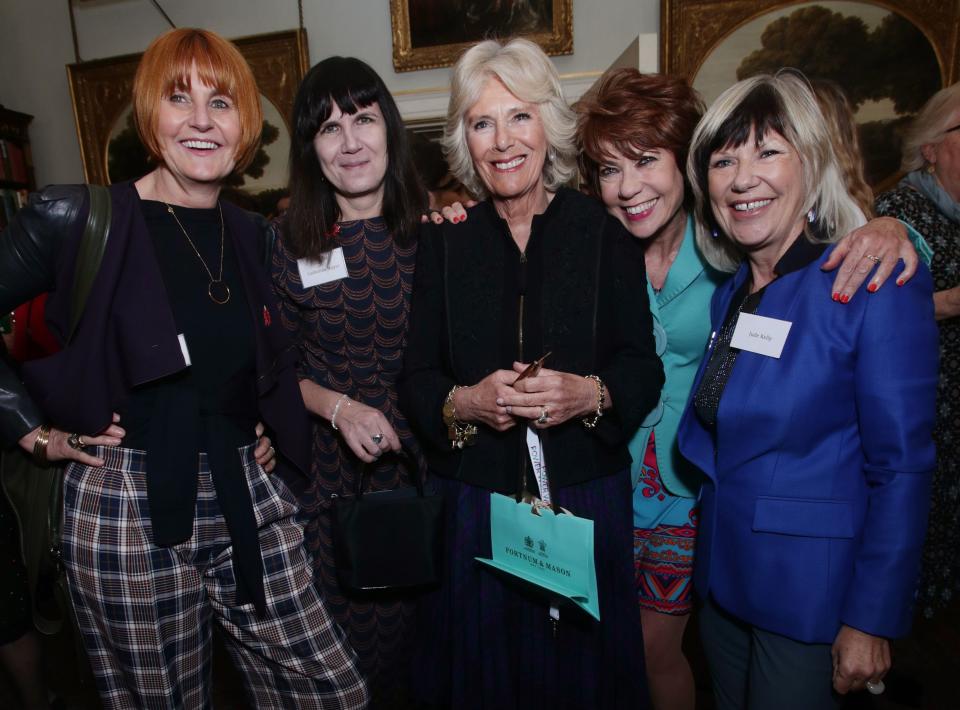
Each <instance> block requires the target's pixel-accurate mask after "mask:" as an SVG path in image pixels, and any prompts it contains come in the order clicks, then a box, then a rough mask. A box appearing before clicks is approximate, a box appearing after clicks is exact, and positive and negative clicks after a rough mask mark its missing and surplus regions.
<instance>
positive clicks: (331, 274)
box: [297, 247, 350, 288]
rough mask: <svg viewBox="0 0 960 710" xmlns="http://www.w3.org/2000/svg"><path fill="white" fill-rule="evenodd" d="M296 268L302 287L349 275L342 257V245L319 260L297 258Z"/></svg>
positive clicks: (318, 284)
mask: <svg viewBox="0 0 960 710" xmlns="http://www.w3.org/2000/svg"><path fill="white" fill-rule="evenodd" d="M297 270H298V271H299V272H300V283H302V284H303V287H304V288H310V287H311V286H320V285H321V284H326V283H330V282H331V281H338V280H340V279H345V278H347V277H348V276H349V275H350V272H349V271H347V262H346V260H345V259H344V258H343V248H342V247H337V248H336V249H334V250H333V251H331V252H329V253H328V254H326V255H325V256H324V258H323V259H320V260H317V259H297Z"/></svg>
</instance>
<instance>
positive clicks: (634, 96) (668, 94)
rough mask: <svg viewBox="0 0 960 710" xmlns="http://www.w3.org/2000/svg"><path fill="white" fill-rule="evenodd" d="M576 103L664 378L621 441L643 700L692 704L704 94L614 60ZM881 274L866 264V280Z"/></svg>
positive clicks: (671, 708)
mask: <svg viewBox="0 0 960 710" xmlns="http://www.w3.org/2000/svg"><path fill="white" fill-rule="evenodd" d="M577 111H578V114H579V123H578V129H577V136H578V139H579V143H580V146H581V150H582V153H581V155H580V166H581V172H582V174H583V176H584V178H585V183H586V188H587V191H588V192H589V193H591V194H592V195H594V196H595V197H597V198H598V199H600V200H601V201H602V202H603V203H604V205H605V206H606V207H607V210H608V211H609V212H610V214H612V215H613V216H614V217H616V218H617V219H618V220H620V222H621V223H622V224H623V225H624V227H626V229H627V230H628V231H629V232H630V234H631V235H633V236H634V237H636V238H637V239H639V240H641V243H642V244H643V247H644V261H645V263H646V271H647V288H648V296H649V299H650V308H651V312H652V314H653V333H654V339H655V341H656V347H657V354H658V355H659V356H660V358H661V359H662V360H663V366H664V374H665V376H666V381H665V383H664V387H663V390H662V392H661V396H660V402H659V403H658V405H657V407H656V408H655V409H654V410H653V411H652V412H651V413H650V414H649V415H648V416H647V418H646V420H645V421H644V422H643V425H642V426H641V427H640V429H639V430H638V431H637V433H636V434H635V435H634V436H633V438H632V439H631V441H630V454H631V456H632V458H633V465H632V469H631V471H632V474H633V485H634V489H633V490H634V493H633V524H634V565H635V571H636V588H637V601H638V603H639V605H640V615H641V620H642V623H643V640H644V649H645V656H646V664H647V678H648V680H649V685H650V695H651V698H652V700H653V704H654V707H656V708H658V709H661V710H683V709H685V708H691V709H692V708H693V707H694V702H695V688H694V683H693V675H692V673H691V671H690V666H689V664H688V663H687V661H686V659H685V658H684V656H683V652H682V649H681V643H682V641H683V634H684V630H685V628H686V625H687V621H688V619H689V618H690V612H691V611H692V607H693V585H692V575H693V565H694V548H695V544H696V534H697V496H698V495H699V491H700V486H701V484H702V483H703V475H702V473H701V472H700V471H699V470H698V469H697V468H696V467H695V466H693V465H692V464H691V463H690V462H688V461H687V460H686V459H685V458H684V457H683V456H682V455H681V454H680V451H679V448H678V445H677V431H678V428H679V424H680V418H681V415H682V413H683V410H684V407H685V405H686V402H687V399H688V397H689V394H690V388H691V387H692V385H693V379H694V376H695V375H696V372H697V368H698V366H699V364H700V360H701V358H702V357H703V351H704V345H705V344H706V342H707V339H708V337H709V335H710V313H709V308H708V307H709V304H710V299H711V297H712V296H713V293H714V291H715V290H716V288H717V287H718V286H719V285H720V284H721V283H722V282H723V281H724V280H725V279H726V274H725V273H724V272H723V271H721V270H720V269H718V268H716V267H715V266H713V265H712V264H711V263H710V262H709V261H708V259H707V258H706V256H705V255H704V252H703V250H702V249H701V247H700V246H699V245H698V243H697V240H696V239H695V237H694V233H695V222H694V215H693V209H692V208H693V193H692V191H690V190H689V189H688V188H689V185H688V184H687V182H686V179H685V177H684V174H683V166H684V165H685V164H686V160H687V153H688V148H689V145H690V140H691V138H692V136H693V132H694V129H695V128H696V126H697V123H698V121H699V120H700V118H701V115H702V113H703V103H702V102H701V100H700V97H699V96H698V95H697V93H696V92H695V91H694V90H693V89H692V88H690V86H689V85H688V84H686V83H685V82H684V81H683V80H682V79H679V78H676V77H670V76H666V75H662V74H644V73H641V72H639V71H637V70H636V69H629V68H623V69H613V70H611V71H609V72H607V73H606V74H605V75H604V76H603V77H602V78H601V80H600V82H599V84H598V86H597V90H596V91H595V92H593V93H591V94H590V95H588V96H587V97H586V98H584V99H583V100H581V101H580V102H579V103H578V104H577ZM887 226H889V225H887ZM883 228H884V226H883V225H881V227H880V229H883ZM898 229H899V228H898ZM876 231H878V230H874V232H876ZM869 232H870V230H865V233H861V235H860V236H861V237H864V236H870V235H869ZM873 238H874V239H877V241H876V242H875V244H878V245H879V246H875V247H872V248H873V249H874V250H876V251H877V252H878V253H887V252H888V251H892V252H894V253H895V250H896V247H897V238H896V236H893V235H888V236H884V237H881V238H879V239H878V237H877V235H876V234H874V235H873ZM904 243H905V242H904ZM906 250H907V251H908V252H912V249H910V247H909V246H907V247H906ZM908 256H909V254H908ZM913 258H914V260H915V255H914V256H913ZM836 261H837V263H839V259H837V260H836ZM864 275H866V274H864ZM880 282H882V278H881V275H880V274H877V275H876V276H875V278H874V281H872V282H871V283H876V284H879V283H880ZM834 292H837V290H835V291H834ZM829 295H830V294H829V292H827V291H825V292H824V294H823V296H824V298H829Z"/></svg>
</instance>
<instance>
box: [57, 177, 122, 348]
mask: <svg viewBox="0 0 960 710" xmlns="http://www.w3.org/2000/svg"><path fill="white" fill-rule="evenodd" d="M87 192H88V193H89V195H90V212H89V213H88V214H87V223H86V225H85V226H84V228H83V236H82V237H81V239H80V249H79V251H78V252H77V262H76V264H75V265H74V269H73V291H72V298H71V299H70V303H71V306H70V329H69V330H68V331H67V343H69V342H70V341H71V340H73V335H74V333H75V332H76V330H77V326H78V325H79V324H80V318H81V317H82V316H83V310H84V308H85V307H86V305H87V297H89V295H90V290H91V289H92V288H93V282H94V281H95V280H96V278H97V272H99V271H100V263H101V262H102V261H103V253H104V251H106V247H107V239H109V237H110V220H111V218H112V212H113V206H112V204H111V202H110V190H108V189H107V188H105V187H104V186H103V185H87Z"/></svg>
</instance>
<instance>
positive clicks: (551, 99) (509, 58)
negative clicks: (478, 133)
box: [441, 39, 577, 198]
mask: <svg viewBox="0 0 960 710" xmlns="http://www.w3.org/2000/svg"><path fill="white" fill-rule="evenodd" d="M490 79H497V80H499V81H500V82H501V83H502V84H503V85H504V86H505V87H506V88H507V90H508V91H510V93H511V94H513V95H514V96H516V97H517V98H518V99H520V100H521V101H524V102H527V103H531V104H535V105H536V106H537V108H538V110H539V112H540V119H541V121H542V122H543V127H544V132H545V134H546V137H547V144H548V150H547V159H546V161H545V162H544V165H543V183H544V186H545V187H546V188H547V189H548V190H556V189H557V188H558V187H560V186H561V185H563V184H564V183H566V182H568V181H569V180H570V179H571V178H573V176H574V175H576V172H577V149H576V141H575V136H576V115H575V114H574V112H573V109H571V108H570V106H568V105H567V102H566V99H564V98H563V91H562V89H561V87H560V77H559V76H558V74H557V70H556V69H555V68H554V66H553V62H551V61H550V59H549V58H548V57H547V55H546V54H544V53H543V50H542V49H540V47H538V46H537V45H536V44H534V43H533V42H531V41H529V40H526V39H513V40H510V41H509V42H507V43H506V44H501V43H500V42H497V41H495V40H486V41H484V42H480V43H478V44H475V45H474V46H473V47H471V48H470V49H468V50H467V51H466V52H465V53H464V54H463V56H461V57H460V59H459V61H457V64H456V66H455V67H454V68H453V78H452V80H451V83H450V106H449V109H448V110H447V123H446V126H445V127H444V131H443V139H442V141H441V144H442V145H443V152H444V155H445V156H446V158H447V162H448V163H449V164H450V172H452V173H453V174H454V175H455V176H456V177H457V179H458V180H460V182H461V183H463V185H464V186H465V187H466V188H467V189H468V190H469V191H470V192H472V193H473V194H475V195H477V196H479V197H481V198H483V197H486V195H487V190H486V187H485V186H484V185H483V183H482V182H481V180H480V177H479V176H478V175H477V171H476V169H475V168H474V165H473V159H472V158H471V157H470V149H469V148H468V146H467V132H466V116H467V112H469V111H470V109H471V108H472V107H473V105H474V104H475V103H476V102H477V100H478V99H479V98H480V93H481V92H482V91H483V88H484V86H485V85H486V83H487V82H488V81H489V80H490Z"/></svg>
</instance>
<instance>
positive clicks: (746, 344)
mask: <svg viewBox="0 0 960 710" xmlns="http://www.w3.org/2000/svg"><path fill="white" fill-rule="evenodd" d="M792 325H793V323H791V322H790V321H788V320H779V319H778V318H767V317H766V316H756V315H753V314H752V313H741V314H740V317H739V318H738V319H737V327H736V328H735V329H734V331H733V338H731V339H730V345H731V347H734V348H739V349H740V350H747V351H749V352H752V353H757V354H758V355H766V356H768V357H775V358H779V357H780V353H782V352H783V346H784V344H785V343H786V342H787V334H788V333H789V332H790V326H792Z"/></svg>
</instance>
